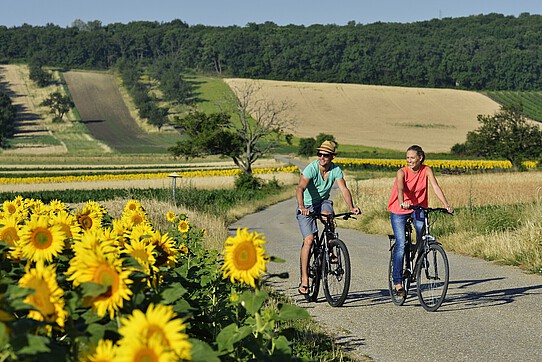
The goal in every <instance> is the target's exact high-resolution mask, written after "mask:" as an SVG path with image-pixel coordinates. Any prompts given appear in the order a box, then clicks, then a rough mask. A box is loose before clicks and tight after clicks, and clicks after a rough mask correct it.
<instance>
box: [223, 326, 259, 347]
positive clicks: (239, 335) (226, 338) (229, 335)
mask: <svg viewBox="0 0 542 362" xmlns="http://www.w3.org/2000/svg"><path fill="white" fill-rule="evenodd" d="M251 331H252V327H250V326H243V327H241V328H239V327H238V326H237V325H236V324H235V323H232V324H230V325H229V326H227V327H225V328H223V329H222V330H221V331H220V333H219V334H218V336H216V342H217V343H218V350H219V352H232V351H233V345H234V344H235V343H237V342H239V341H241V340H242V339H244V338H245V337H246V336H248V335H249V334H250V333H251Z"/></svg>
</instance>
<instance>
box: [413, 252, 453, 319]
mask: <svg viewBox="0 0 542 362" xmlns="http://www.w3.org/2000/svg"><path fill="white" fill-rule="evenodd" d="M416 280H417V284H418V286H417V289H418V300H419V301H420V303H421V305H422V306H423V307H424V308H425V310H427V311H429V312H434V311H436V310H437V309H438V308H439V307H440V305H441V304H442V302H443V301H444V298H445V297H446V292H447V291H448V282H449V266H448V257H447V256H446V253H445V252H444V249H442V247H441V246H440V245H438V244H436V243H435V244H429V249H428V250H427V253H424V254H423V255H422V256H421V257H420V260H419V261H418V265H417V266H416Z"/></svg>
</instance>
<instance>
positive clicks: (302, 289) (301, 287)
mask: <svg viewBox="0 0 542 362" xmlns="http://www.w3.org/2000/svg"><path fill="white" fill-rule="evenodd" d="M297 292H298V293H299V294H301V295H308V294H309V286H308V285H302V284H299V287H298V288H297Z"/></svg>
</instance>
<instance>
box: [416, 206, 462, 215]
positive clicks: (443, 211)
mask: <svg viewBox="0 0 542 362" xmlns="http://www.w3.org/2000/svg"><path fill="white" fill-rule="evenodd" d="M409 210H423V211H425V212H428V213H429V212H442V213H444V214H449V215H453V214H454V213H453V212H448V209H445V208H443V207H435V208H433V207H423V206H420V205H410V207H409Z"/></svg>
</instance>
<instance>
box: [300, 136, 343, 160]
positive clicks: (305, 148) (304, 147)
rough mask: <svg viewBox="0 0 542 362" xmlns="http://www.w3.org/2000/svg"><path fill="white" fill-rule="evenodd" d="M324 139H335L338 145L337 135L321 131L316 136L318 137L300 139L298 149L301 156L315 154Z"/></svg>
mask: <svg viewBox="0 0 542 362" xmlns="http://www.w3.org/2000/svg"><path fill="white" fill-rule="evenodd" d="M324 141H333V142H335V144H336V145H337V146H338V143H337V141H336V140H335V137H334V136H333V135H331V134H325V133H319V134H318V136H316V139H314V138H302V139H300V140H299V149H298V151H297V153H298V155H300V156H306V157H311V156H314V154H315V153H316V148H317V147H320V145H321V144H322V143H323V142H324Z"/></svg>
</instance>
